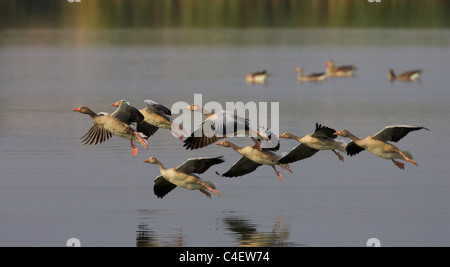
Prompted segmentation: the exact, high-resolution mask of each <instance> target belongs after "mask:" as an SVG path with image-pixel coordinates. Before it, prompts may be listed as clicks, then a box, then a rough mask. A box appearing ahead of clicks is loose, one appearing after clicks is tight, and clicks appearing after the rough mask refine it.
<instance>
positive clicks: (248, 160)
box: [216, 140, 292, 182]
mask: <svg viewBox="0 0 450 267" xmlns="http://www.w3.org/2000/svg"><path fill="white" fill-rule="evenodd" d="M216 144H217V145H219V146H224V147H231V148H233V149H234V150H235V151H236V152H237V153H239V154H241V155H242V158H241V159H239V160H238V161H237V162H236V163H234V164H233V166H231V167H230V169H229V170H227V171H226V172H225V173H223V174H219V173H218V172H216V174H217V175H220V176H223V177H238V176H242V175H245V174H248V173H251V172H253V171H254V170H256V169H257V168H258V167H259V166H261V165H269V166H272V168H273V170H274V171H275V174H276V175H277V176H278V178H279V179H280V181H282V182H283V176H282V175H281V173H280V172H279V171H278V170H277V169H276V168H275V166H276V165H279V166H280V167H281V168H283V169H285V170H287V171H289V172H290V173H292V171H291V169H289V165H288V164H282V163H279V160H280V158H281V157H280V156H278V155H277V154H275V153H274V152H272V151H273V150H276V149H277V148H275V149H274V148H264V149H262V150H260V149H259V148H258V147H257V145H256V144H255V145H253V146H251V145H249V146H245V147H239V146H237V145H235V144H233V143H231V142H229V141H227V140H225V141H222V142H219V143H216Z"/></svg>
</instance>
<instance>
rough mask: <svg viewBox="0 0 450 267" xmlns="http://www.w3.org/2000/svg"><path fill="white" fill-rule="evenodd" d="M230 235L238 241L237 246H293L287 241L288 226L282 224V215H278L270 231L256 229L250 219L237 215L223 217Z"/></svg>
mask: <svg viewBox="0 0 450 267" xmlns="http://www.w3.org/2000/svg"><path fill="white" fill-rule="evenodd" d="M223 222H224V223H225V224H226V226H227V228H228V230H230V231H231V235H232V236H233V237H235V238H236V239H237V241H238V245H237V246H239V247H283V246H293V245H294V244H292V243H290V242H288V240H289V233H290V228H289V226H286V225H283V217H281V216H279V217H278V220H277V221H276V222H275V223H274V225H273V227H272V230H271V231H258V229H257V227H258V226H257V225H256V224H254V223H252V222H251V221H250V220H247V219H244V218H242V217H238V216H231V217H226V218H224V219H223Z"/></svg>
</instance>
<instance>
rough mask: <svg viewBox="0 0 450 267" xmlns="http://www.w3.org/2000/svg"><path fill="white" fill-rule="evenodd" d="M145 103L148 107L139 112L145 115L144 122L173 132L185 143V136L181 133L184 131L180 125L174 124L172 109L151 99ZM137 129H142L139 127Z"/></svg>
mask: <svg viewBox="0 0 450 267" xmlns="http://www.w3.org/2000/svg"><path fill="white" fill-rule="evenodd" d="M144 102H145V104H146V105H147V106H146V107H145V108H142V109H140V110H139V111H140V112H141V113H142V115H144V121H145V122H147V123H148V124H149V125H154V126H156V127H158V128H163V129H170V130H172V134H173V135H174V136H176V137H177V138H179V139H180V140H181V141H183V136H182V134H180V133H179V132H183V130H182V129H181V127H180V126H179V125H176V124H175V123H173V120H174V119H173V118H172V112H171V111H170V109H168V108H167V107H165V106H163V105H161V104H159V103H158V102H156V101H153V100H150V99H146V100H145V101H144ZM137 129H138V130H139V129H140V127H139V125H138V128H137Z"/></svg>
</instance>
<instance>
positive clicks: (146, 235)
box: [136, 223, 186, 247]
mask: <svg viewBox="0 0 450 267" xmlns="http://www.w3.org/2000/svg"><path fill="white" fill-rule="evenodd" d="M176 231H177V232H176V233H175V234H173V235H168V236H158V235H157V234H156V233H155V231H153V230H152V229H151V228H149V227H148V225H147V224H146V223H141V224H139V225H138V229H137V231H136V233H137V235H136V246H137V247H184V246H186V243H185V238H184V233H183V229H182V228H180V229H177V230H176Z"/></svg>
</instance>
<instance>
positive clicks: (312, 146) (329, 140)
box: [278, 123, 346, 164]
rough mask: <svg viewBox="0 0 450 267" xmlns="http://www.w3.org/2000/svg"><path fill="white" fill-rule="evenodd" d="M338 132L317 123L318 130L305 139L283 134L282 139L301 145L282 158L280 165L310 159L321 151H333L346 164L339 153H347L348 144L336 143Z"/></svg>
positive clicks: (304, 137)
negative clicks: (295, 141) (336, 133)
mask: <svg viewBox="0 0 450 267" xmlns="http://www.w3.org/2000/svg"><path fill="white" fill-rule="evenodd" d="M335 132H336V130H334V129H331V128H328V127H326V126H323V125H320V124H318V123H316V130H315V131H314V132H313V133H310V134H307V135H305V136H303V137H297V136H295V135H293V134H291V133H288V132H286V133H283V134H282V135H280V136H279V137H280V138H286V139H294V140H297V141H298V142H300V143H301V144H300V145H298V146H296V147H295V148H293V149H292V150H291V151H290V152H289V153H288V154H286V155H285V156H284V157H283V158H281V159H280V160H279V161H278V162H280V163H285V164H286V163H292V162H295V161H299V160H302V159H306V158H309V157H311V156H313V155H314V154H316V153H317V152H319V150H331V151H333V152H334V154H336V156H337V157H338V158H339V160H340V161H342V162H344V157H343V156H342V155H341V154H340V153H339V152H337V151H336V150H339V151H341V152H345V147H346V144H345V143H342V142H339V141H336V140H334V139H336V137H337V136H336V135H334V133H335Z"/></svg>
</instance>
